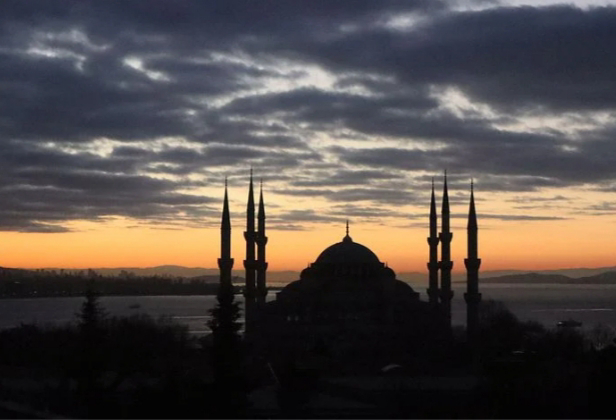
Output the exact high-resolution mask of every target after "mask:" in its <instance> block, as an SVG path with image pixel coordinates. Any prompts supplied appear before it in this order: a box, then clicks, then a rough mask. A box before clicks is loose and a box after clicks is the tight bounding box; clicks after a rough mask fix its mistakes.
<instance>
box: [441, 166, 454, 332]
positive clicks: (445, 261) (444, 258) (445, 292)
mask: <svg viewBox="0 0 616 420" xmlns="http://www.w3.org/2000/svg"><path fill="white" fill-rule="evenodd" d="M441 217H442V222H441V224H442V231H441V233H440V234H439V239H440V242H441V261H440V262H439V268H440V269H441V289H440V291H439V292H440V293H439V295H440V298H441V309H442V311H443V314H444V316H445V319H446V322H447V327H448V328H451V299H452V298H453V291H452V290H451V269H452V268H453V261H451V239H452V238H453V233H451V230H450V229H449V195H448V193H447V171H445V181H444V184H443V207H442V210H441Z"/></svg>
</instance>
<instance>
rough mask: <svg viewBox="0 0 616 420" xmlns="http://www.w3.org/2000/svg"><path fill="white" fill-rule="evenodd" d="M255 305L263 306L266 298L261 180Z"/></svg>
mask: <svg viewBox="0 0 616 420" xmlns="http://www.w3.org/2000/svg"><path fill="white" fill-rule="evenodd" d="M257 219H258V227H257V239H256V242H257V266H256V267H257V303H258V304H259V305H263V304H264V303H265V297H266V296H267V281H266V277H265V273H266V271H267V262H266V261H265V246H266V245H267V236H265V202H264V201H263V180H261V188H260V192H259V213H258V215H257Z"/></svg>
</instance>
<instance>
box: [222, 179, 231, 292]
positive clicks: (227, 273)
mask: <svg viewBox="0 0 616 420" xmlns="http://www.w3.org/2000/svg"><path fill="white" fill-rule="evenodd" d="M218 268H220V285H221V287H225V288H226V287H231V269H232V268H233V258H231V216H230V214H229V197H228V194H227V178H226V177H225V197H224V201H223V205H222V221H221V223H220V258H219V259H218Z"/></svg>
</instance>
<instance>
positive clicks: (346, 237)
mask: <svg viewBox="0 0 616 420" xmlns="http://www.w3.org/2000/svg"><path fill="white" fill-rule="evenodd" d="M342 241H343V242H353V239H351V237H350V236H349V219H347V221H346V236H345V237H344V238H342Z"/></svg>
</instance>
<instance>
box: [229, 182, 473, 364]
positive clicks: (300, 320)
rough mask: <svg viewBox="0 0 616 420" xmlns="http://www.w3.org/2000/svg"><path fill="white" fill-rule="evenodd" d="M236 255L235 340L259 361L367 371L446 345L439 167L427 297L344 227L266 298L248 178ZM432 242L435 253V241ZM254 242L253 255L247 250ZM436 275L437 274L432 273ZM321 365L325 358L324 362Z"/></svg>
mask: <svg viewBox="0 0 616 420" xmlns="http://www.w3.org/2000/svg"><path fill="white" fill-rule="evenodd" d="M246 216H247V220H246V231H245V232H244V238H245V241H246V259H245V260H244V268H245V270H246V274H245V286H244V298H245V309H244V316H245V325H244V339H245V341H246V342H248V343H251V347H252V348H253V349H255V352H257V353H259V354H260V355H262V356H263V357H265V358H266V359H267V360H275V361H282V360H289V359H293V360H294V361H295V362H297V361H298V360H299V361H302V362H303V363H304V364H307V365H310V364H315V363H316V364H319V365H320V368H328V369H329V368H332V369H333V368H335V369H342V370H344V369H348V370H350V371H354V372H356V371H358V370H362V369H363V370H374V369H378V368H379V367H382V366H385V365H387V364H388V363H392V362H394V361H395V362H397V363H407V364H408V363H418V361H421V360H425V358H426V357H428V358H429V357H430V356H431V355H434V353H435V349H437V348H442V347H444V346H445V347H446V343H448V342H450V341H449V340H450V339H451V335H452V324H451V300H452V298H453V295H454V293H453V290H452V285H451V270H452V268H453V261H452V260H451V241H452V238H453V233H452V232H451V229H450V212H449V197H448V191H447V174H445V177H444V182H443V198H442V211H441V232H439V233H437V231H438V228H437V219H438V218H437V211H436V199H435V194H434V181H433V182H432V195H431V201H430V216H429V219H430V227H429V236H428V238H427V239H428V246H429V260H428V263H427V268H428V289H427V294H428V301H422V300H421V299H420V296H419V293H418V292H415V291H414V290H413V289H412V288H411V286H409V285H408V284H407V283H405V282H403V281H400V280H398V279H396V274H395V272H394V271H393V270H392V269H391V268H390V267H388V266H387V264H384V263H382V262H381V261H380V260H379V258H378V257H377V255H376V254H375V253H374V252H372V251H371V250H370V249H369V248H368V247H366V246H364V245H362V244H360V243H358V242H355V241H354V240H353V239H352V238H351V236H350V234H349V225H348V221H347V226H346V235H345V236H344V237H343V238H342V240H341V241H340V242H338V243H336V244H333V245H331V246H329V247H328V248H326V249H325V250H324V251H323V252H321V254H320V255H319V256H318V257H317V259H316V260H315V261H314V262H313V263H312V264H309V265H308V267H307V268H305V269H304V270H303V271H302V272H301V274H300V278H299V280H296V281H294V282H292V283H290V284H288V285H287V286H286V287H284V288H283V289H282V290H281V291H280V292H278V293H277V294H276V298H275V300H273V301H270V302H266V295H267V281H266V273H267V267H268V264H267V261H266V246H267V242H268V238H267V236H266V224H265V220H266V217H265V202H264V199H263V187H262V185H261V188H260V194H259V204H258V214H257V217H256V219H257V226H256V230H255V200H254V189H253V176H252V171H251V173H250V183H249V191H248V204H247V210H246ZM477 230H478V228H477V214H476V211H475V201H474V192H473V184H472V182H471V194H470V207H469V214H468V226H467V240H468V244H467V245H468V253H467V258H466V259H465V260H464V263H465V266H466V272H467V291H466V293H465V294H464V299H465V301H466V309H467V330H466V333H467V336H468V341H469V342H473V340H474V339H475V338H476V335H477V327H478V325H477V324H478V318H479V314H478V307H479V302H480V301H481V293H479V284H478V283H479V267H480V265H481V259H479V258H478V250H477V248H478V232H477ZM439 244H440V260H439V255H438V254H439V250H438V247H439ZM255 250H256V255H255ZM218 265H219V268H220V282H221V285H230V284H231V269H232V267H233V258H231V222H230V214H229V202H228V194H227V186H226V185H225V193H224V204H223V212H222V225H221V257H220V258H219V259H218ZM439 273H440V279H439ZM328 364H330V365H331V366H328Z"/></svg>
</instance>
